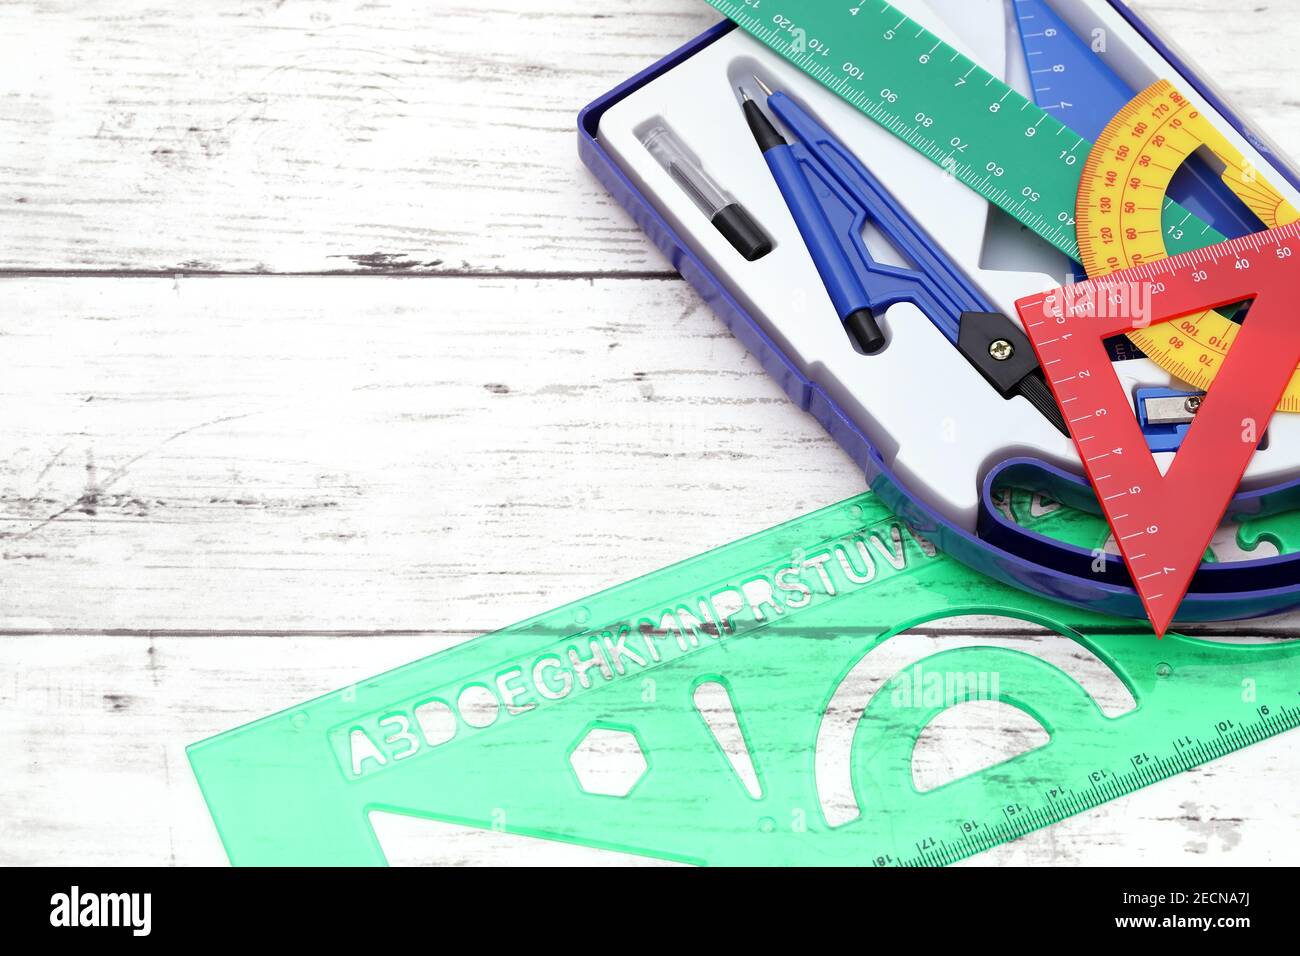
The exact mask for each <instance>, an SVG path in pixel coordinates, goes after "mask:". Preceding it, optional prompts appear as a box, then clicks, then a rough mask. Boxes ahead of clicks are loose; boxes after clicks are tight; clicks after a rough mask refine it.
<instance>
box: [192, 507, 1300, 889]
mask: <svg viewBox="0 0 1300 956" xmlns="http://www.w3.org/2000/svg"><path fill="white" fill-rule="evenodd" d="M971 614H984V615H998V616H1002V617H1007V618H1013V619H1015V621H1016V622H1018V623H1020V624H1023V625H1024V629H1025V633H1026V634H1029V633H1030V632H1033V633H1041V634H1042V636H1041V637H1040V638H1038V640H1039V641H1041V642H1048V643H1047V644H1043V643H1038V644H1035V643H1033V641H1032V640H1031V639H1030V638H1029V637H1025V638H1024V639H1023V640H1024V643H1019V642H1018V641H1011V642H1010V643H1012V644H1013V645H1014V646H1008V639H1007V638H1006V637H1005V634H1006V633H1007V632H1006V631H1001V632H998V634H1001V635H1002V636H1001V637H999V636H998V634H994V635H992V636H988V637H981V636H980V635H979V633H978V632H971V636H970V637H963V638H954V639H952V643H951V644H945V645H944V646H943V649H942V650H936V648H935V644H934V640H935V638H934V636H933V633H931V632H930V631H929V630H926V628H928V627H929V626H931V625H934V624H935V623H936V622H938V621H940V620H941V619H944V618H951V617H955V616H965V615H971ZM1040 628H1046V629H1047V632H1040V631H1039V629H1040ZM914 629H922V630H920V631H916V630H914ZM1055 642H1068V646H1069V650H1070V651H1071V653H1070V654H1069V655H1065V656H1064V657H1065V659H1066V660H1067V661H1077V660H1087V661H1090V662H1092V664H1093V665H1095V669H1096V670H1097V671H1100V672H1103V673H1105V674H1106V675H1108V677H1109V678H1110V680H1111V683H1112V684H1113V687H1115V688H1119V689H1120V690H1121V691H1122V692H1123V693H1122V695H1121V696H1123V698H1124V699H1125V701H1126V703H1124V704H1122V705H1120V706H1118V707H1117V706H1115V705H1114V704H1113V700H1112V698H1113V696H1114V695H1113V694H1108V695H1104V696H1106V699H1107V700H1111V701H1112V702H1111V703H1103V702H1102V700H1101V698H1100V697H1099V695H1098V694H1097V693H1096V688H1095V687H1094V686H1093V684H1092V683H1091V682H1090V681H1089V680H1087V679H1085V678H1084V677H1082V676H1081V675H1079V674H1076V673H1071V672H1067V670H1068V667H1066V669H1062V668H1058V667H1057V666H1055V665H1053V664H1051V663H1048V662H1047V660H1044V659H1043V658H1042V657H1041V656H1038V654H1037V653H1035V652H1036V651H1042V650H1043V649H1044V648H1045V647H1048V646H1051V645H1055ZM905 647H906V648H910V649H911V650H910V652H909V654H903V655H901V656H900V654H899V653H896V651H897V650H898V649H899V648H905ZM1027 651H1028V652H1027ZM909 655H910V656H909ZM1063 666H1065V665H1063ZM864 688H865V689H864ZM971 701H997V702H999V703H1000V704H1003V705H1008V706H1010V707H1013V708H1016V709H1017V710H1018V711H1020V712H1021V713H1022V714H1024V715H1028V716H1029V717H1030V718H1032V719H1033V720H1034V721H1036V722H1037V723H1038V724H1039V725H1040V726H1041V727H1042V729H1043V730H1044V731H1046V733H1047V734H1048V735H1050V740H1049V741H1048V742H1047V743H1046V744H1044V745H1042V746H1040V747H1037V748H1035V749H1032V750H1029V751H1027V752H1024V753H1021V754H1020V755H1018V756H1015V757H1012V758H1011V759H1009V760H1005V761H1004V762H1002V763H999V764H997V765H995V766H992V767H988V768H986V769H983V770H979V771H977V772H975V773H971V774H968V775H966V776H963V777H960V778H958V779H955V780H951V781H949V782H947V783H944V784H942V785H940V786H938V787H935V788H933V789H929V790H925V791H923V790H922V789H921V788H920V787H919V786H918V783H917V780H916V779H915V776H914V770H913V752H914V750H915V749H916V747H917V741H918V739H919V738H920V737H921V735H922V733H923V731H924V730H925V729H926V728H927V727H928V726H930V725H931V724H932V723H933V722H934V721H935V720H936V718H938V717H939V716H940V714H942V713H944V712H946V711H947V710H948V709H949V708H950V707H957V706H963V705H965V704H968V703H969V702H971ZM1298 725H1300V643H1273V644H1265V645H1250V646H1247V645H1219V644H1213V643H1208V642H1205V641H1199V640H1192V639H1188V638H1184V637H1179V636H1176V635H1170V636H1167V637H1166V638H1165V639H1164V640H1163V641H1156V640H1155V638H1154V637H1153V636H1152V635H1151V633H1150V632H1149V631H1146V630H1142V629H1140V628H1139V626H1138V625H1136V624H1134V623H1133V622H1128V621H1121V620H1116V619H1111V618H1105V617H1102V616H1099V615H1094V614H1090V613H1088V612H1085V611H1081V610H1077V609H1072V608H1069V607H1062V606H1057V605H1054V604H1051V603H1049V602H1047V601H1045V600H1040V599H1038V598H1035V597H1031V596H1029V595H1026V594H1024V593H1022V592H1019V591H1013V590H1012V589H1010V588H1007V587H1004V586H1002V585H999V584H997V583H995V582H993V581H990V580H988V579H986V578H983V577H981V576H979V575H977V574H975V573H974V572H972V571H970V570H968V569H966V568H965V567H964V566H962V565H960V564H958V563H956V562H954V561H951V560H949V559H947V558H945V557H943V556H942V555H940V554H936V553H935V551H934V549H933V548H932V547H931V546H929V545H928V544H927V543H926V542H924V541H921V540H918V539H915V538H913V537H912V536H911V534H910V533H909V532H908V531H907V530H906V528H905V526H904V525H903V524H902V523H901V522H900V521H899V520H898V519H896V518H894V517H893V516H891V515H890V514H889V513H888V512H886V511H885V510H884V508H883V507H882V506H881V505H880V503H879V502H878V501H877V500H876V499H875V498H874V497H873V496H872V495H870V494H866V495H862V496H860V497H858V498H855V499H850V500H849V501H847V502H844V503H841V504H838V505H834V506H832V507H830V508H827V509H825V510H822V511H819V512H816V513H814V514H811V515H808V516H806V517H803V518H799V519H796V520H794V521H791V522H788V523H786V524H783V525H780V526H778V527H776V528H773V529H771V530H768V531H765V532H763V533H761V534H759V535H756V536H754V537H751V538H748V539H745V540H743V541H740V542H737V543H734V544H731V545H727V546H725V547H722V548H719V549H717V550H715V551H712V552H710V553H708V554H705V555H703V556H701V557H697V558H694V559H692V560H689V561H686V562H684V563H682V564H678V565H675V566H673V567H670V568H667V569H665V570H662V571H658V572H656V573H654V574H651V575H648V576H646V577H644V578H641V579H638V580H636V581H632V582H629V583H627V584H624V585H620V586H619V587H616V588H613V589H611V590H609V591H605V592H603V593H601V594H597V595H594V596H592V597H590V598H587V599H584V600H581V601H578V602H575V603H573V604H570V605H568V606H565V607H561V608H558V609H556V610H554V611H551V612H548V613H546V614H542V615H540V616H538V617H536V618H534V619H532V620H529V621H525V622H524V623H522V624H519V625H516V626H514V627H510V628H507V629H505V630H503V631H499V632H497V633H495V634H492V635H489V636H486V637H482V638H479V639H477V640H473V641H470V642H468V643H466V644H463V645H461V646H458V647H455V648H453V649H451V650H448V651H445V652H443V653H439V654H436V655H433V656H431V657H428V658H425V659H423V660H420V661H417V662H415V663H412V664H410V665H407V666H405V667H402V668H399V669H397V670H394V671H391V672H389V673H386V674H381V675H379V676H376V677H374V678H372V679H369V680H366V681H364V682H362V683H360V684H358V685H356V686H354V687H350V688H346V689H344V690H341V691H338V692H335V693H332V694H328V695H326V696H324V697H320V698H318V699H316V700H313V701H311V702H309V703H305V704H303V705H301V706H297V707H292V708H290V709H288V710H286V711H283V712H281V713H279V714H275V715H273V716H270V717H267V718H265V719H262V720H259V721H257V722H255V723H252V724H249V725H247V726H245V727H241V728H239V729H237V730H232V731H230V732H228V733H225V734H222V735H220V736H218V737H214V738H211V739H209V740H206V741H203V742H201V743H198V744H195V745H194V746H192V747H191V748H190V749H189V757H190V761H191V763H192V765H193V768H194V771H195V774H196V775H197V777H198V780H199V783H200V785H201V787H202V790H203V794H204V797H205V798H206V800H207V802H208V805H209V808H210V809H211V811H212V814H213V817H214V819H215V821H216V824H217V827H218V830H219V831H220V834H221V838H222V840H223V841H224V843H225V847H226V850H227V852H228V853H229V855H230V859H231V860H232V861H233V862H234V863H236V864H267V865H271V864H279V865H298V864H382V863H384V862H385V860H384V856H383V853H382V850H381V848H380V846H379V843H378V841H377V839H376V837H375V834H374V831H373V829H372V827H371V825H370V823H369V822H368V821H369V817H368V815H369V813H370V812H371V811H387V812H391V813H398V814H405V815H411V816H416V817H423V818H427V819H432V820H440V821H446V822H450V823H456V824H461V825H469V826H473V827H480V828H483V829H494V830H504V831H507V832H510V833H515V834H521V835H527V836H533V837H542V838H547V839H552V840H559V841H566V842H569V843H574V844H581V845H584V846H591V847H598V848H604V849H614V850H620V851H624V852H630V853H636V854H644V855H648V856H653V857H658V858H663V859H668V860H677V861H685V862H691V863H706V864H862V865H879V866H886V865H888V866H899V865H917V864H945V863H951V862H953V861H955V860H958V859H961V858H963V857H965V856H968V855H971V854H974V853H977V852H979V851H981V850H985V849H988V848H990V847H993V846H996V845H998V844H1000V843H1003V842H1006V841H1008V840H1012V839H1015V838H1016V837H1018V836H1021V835H1023V834H1025V833H1028V832H1030V831H1032V830H1035V829H1037V828H1039V827H1043V826H1047V825H1049V824H1051V823H1053V822H1056V821H1058V820H1060V819H1063V818H1064V817H1067V816H1070V815H1072V814H1076V813H1080V812H1082V811H1085V810H1087V809H1089V808H1091V807H1094V806H1097V805H1098V804H1101V803H1103V802H1105V801H1108V800H1112V799H1115V798H1116V797H1120V796H1122V795H1124V794H1127V793H1129V792H1132V791H1134V790H1137V789H1139V788H1141V787H1144V786H1146V785H1148V784H1152V783H1155V782H1157V781H1159V780H1161V779H1162V778H1165V777H1168V776H1171V775H1173V774H1175V773H1178V772H1180V771H1182V770H1186V769H1187V768H1189V767H1191V766H1194V765H1197V764H1200V763H1203V762H1205V761H1208V760H1211V759H1213V758H1216V757H1219V756H1222V755H1224V754H1226V753H1228V752H1230V751H1233V750H1236V749H1239V748H1241V747H1245V746H1247V745H1249V744H1251V743H1254V742H1257V741H1259V740H1262V739H1264V738H1266V737H1269V736H1272V735H1274V734H1278V733H1281V732H1283V731H1285V730H1288V729H1291V728H1294V727H1296V726H1298ZM728 728H729V729H730V733H728V732H727V729H728ZM619 748H621V749H622V752H623V753H624V756H625V758H627V757H629V755H630V759H625V760H624V761H623V763H621V764H620V765H619V769H618V772H617V773H612V772H611V773H609V774H603V775H602V774H601V773H599V772H593V767H594V768H596V770H598V769H599V765H600V762H601V760H602V754H606V753H608V752H610V751H613V750H615V749H619ZM824 757H825V758H826V762H823V761H824ZM837 759H838V762H837ZM827 767H831V768H835V767H842V768H843V776H842V779H839V778H837V776H836V771H834V770H833V769H832V770H830V771H828V770H827V769H826V768H827Z"/></svg>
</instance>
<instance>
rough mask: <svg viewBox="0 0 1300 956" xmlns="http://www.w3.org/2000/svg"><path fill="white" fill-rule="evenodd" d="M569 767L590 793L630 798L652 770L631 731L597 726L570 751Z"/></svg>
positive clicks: (640, 745)
mask: <svg viewBox="0 0 1300 956" xmlns="http://www.w3.org/2000/svg"><path fill="white" fill-rule="evenodd" d="M569 765H570V766H571V767H573V772H574V775H575V776H577V778H578V786H579V787H581V788H582V789H583V791H584V792H586V793H594V794H597V795H598V796H604V797H626V796H627V795H628V794H629V793H631V792H632V788H633V787H635V786H636V785H637V784H638V783H640V782H641V778H642V777H644V776H645V772H646V771H647V770H648V769H649V768H650V764H649V762H648V761H647V760H646V757H645V748H644V747H643V746H642V744H641V741H640V739H639V738H638V737H637V735H636V734H635V733H634V732H633V731H631V730H621V729H615V728H613V727H593V728H592V729H590V730H588V731H587V732H586V733H585V734H583V735H582V737H581V738H579V740H578V743H577V744H576V745H575V746H574V748H573V749H572V750H570V751H569Z"/></svg>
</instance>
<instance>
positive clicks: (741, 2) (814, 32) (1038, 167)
mask: <svg viewBox="0 0 1300 956" xmlns="http://www.w3.org/2000/svg"><path fill="white" fill-rule="evenodd" d="M708 2H709V3H710V5H712V6H713V7H715V8H716V9H717V10H719V11H720V12H721V13H723V14H725V15H726V16H727V17H728V18H729V19H731V20H733V21H734V22H735V23H736V24H738V25H739V26H740V27H742V28H743V29H744V30H745V31H747V32H748V33H750V34H752V35H753V36H754V37H756V38H757V39H758V40H760V41H761V42H763V43H764V44H766V45H767V46H768V47H770V48H771V49H772V50H774V51H775V52H776V53H779V54H780V55H781V56H783V57H785V58H786V59H787V60H789V61H790V62H791V63H793V64H794V65H795V66H797V67H799V68H800V69H801V70H803V71H804V72H805V73H807V74H808V75H809V76H811V77H813V78H814V79H816V80H818V81H819V82H821V83H822V84H823V85H825V86H826V87H828V88H829V89H831V90H832V91H834V92H835V93H837V94H839V95H840V96H841V97H843V98H844V99H845V100H847V101H848V102H850V103H852V104H853V105H854V106H856V107H857V108H858V109H859V110H861V111H862V112H863V113H865V114H866V115H867V116H869V117H870V118H871V119H873V120H874V121H875V122H876V123H878V124H880V125H881V126H882V127H884V128H885V129H887V130H888V131H889V132H891V133H893V134H894V135H895V136H897V137H898V138H899V139H901V140H903V141H904V142H906V143H907V144H909V145H910V146H912V148H914V149H915V150H916V151H917V152H918V153H920V154H921V155H922V156H925V157H926V158H927V159H929V160H930V161H932V162H934V163H936V164H937V165H939V166H941V167H943V168H944V169H947V170H949V171H950V172H951V173H952V175H953V176H955V177H956V178H957V179H958V180H960V181H961V182H963V183H965V184H966V185H967V186H969V187H970V188H971V189H973V190H975V192H977V193H979V194H980V195H981V196H983V197H984V198H985V199H987V200H988V201H989V202H991V203H993V204H994V205H995V206H998V207H999V208H1001V209H1002V210H1004V211H1005V212H1007V213H1008V214H1009V215H1011V216H1012V217H1013V218H1014V219H1016V220H1017V221H1018V222H1020V223H1021V224H1022V225H1024V226H1025V227H1027V228H1029V229H1031V230H1032V231H1034V232H1035V233H1037V234H1038V235H1039V236H1041V237H1042V238H1043V239H1046V240H1047V241H1048V242H1050V243H1051V244H1052V245H1053V246H1055V247H1056V248H1057V249H1059V250H1060V251H1061V252H1063V253H1065V254H1066V255H1068V256H1069V257H1070V258H1071V259H1073V260H1075V261H1076V262H1077V261H1079V245H1078V242H1077V241H1076V238H1075V203H1076V199H1077V196H1078V193H1079V179H1080V176H1081V174H1082V172H1083V168H1084V164H1085V163H1086V162H1087V159H1088V154H1089V151H1090V150H1091V148H1092V143H1090V142H1089V141H1087V140H1086V139H1084V138H1083V137H1082V136H1080V135H1078V134H1077V133H1075V132H1073V131H1072V130H1070V129H1069V128H1068V127H1066V126H1065V125H1063V124H1062V123H1061V121H1060V120H1058V119H1056V118H1055V117H1054V116H1052V115H1051V114H1050V113H1048V112H1046V111H1045V110H1043V109H1040V108H1039V107H1038V106H1037V105H1036V104H1035V103H1033V102H1032V101H1031V100H1028V99H1026V98H1025V97H1024V96H1022V95H1021V94H1020V93H1018V92H1017V91H1016V90H1014V89H1012V88H1011V87H1010V86H1008V85H1007V84H1006V83H1004V82H1003V81H1002V80H1000V79H998V78H997V77H995V76H993V75H992V74H991V73H989V72H988V71H986V70H984V69H983V68H982V67H980V66H979V65H977V64H976V63H975V62H974V61H972V60H970V59H968V58H967V57H965V56H963V55H962V54H961V53H959V52H958V51H957V50H955V49H953V48H952V47H951V46H949V45H948V44H946V43H944V42H943V41H942V40H941V39H940V38H939V37H938V36H936V35H935V34H933V33H931V32H930V31H929V30H927V29H925V27H924V26H923V25H922V24H919V23H917V22H916V21H914V20H912V19H911V18H909V17H908V16H907V15H906V14H904V13H903V12H902V11H901V10H899V9H897V8H896V7H894V6H891V5H890V4H888V3H883V2H881V0H858V2H853V0H798V2H791V0H786V2H776V3H773V2H771V0H762V2H761V3H760V2H752V0H708ZM1164 222H1165V224H1166V225H1167V226H1168V225H1171V224H1172V225H1174V226H1179V227H1181V228H1176V229H1174V230H1173V231H1170V230H1168V229H1167V230H1166V233H1167V234H1166V237H1165V239H1166V247H1167V249H1168V252H1169V254H1170V255H1171V256H1172V255H1177V254H1178V253H1180V252H1185V251H1188V250H1191V249H1199V248H1203V247H1205V246H1208V245H1213V244H1214V243H1216V242H1221V241H1222V240H1223V239H1224V237H1223V236H1222V235H1220V234H1219V233H1217V232H1215V231H1214V230H1212V229H1210V228H1209V227H1208V226H1206V224H1205V223H1203V222H1201V221H1200V220H1199V219H1197V218H1196V217H1194V216H1191V215H1190V214H1189V213H1188V212H1187V211H1186V210H1185V209H1183V208H1182V207H1181V206H1179V205H1177V204H1176V203H1173V202H1171V201H1168V200H1167V201H1166V204H1165V207H1164Z"/></svg>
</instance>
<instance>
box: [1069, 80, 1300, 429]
mask: <svg viewBox="0 0 1300 956" xmlns="http://www.w3.org/2000/svg"><path fill="white" fill-rule="evenodd" d="M1201 149H1207V150H1209V151H1210V152H1212V153H1213V154H1214V155H1215V156H1216V157H1218V159H1219V161H1220V162H1221V163H1222V164H1223V166H1224V170H1223V173H1222V178H1223V182H1224V184H1225V185H1226V186H1227V187H1228V189H1230V190H1232V192H1233V193H1234V194H1235V195H1236V196H1237V197H1238V198H1239V199H1240V200H1241V201H1242V202H1243V203H1245V205H1246V206H1247V207H1249V209H1250V210H1251V211H1252V212H1253V213H1254V214H1255V215H1256V216H1258V217H1259V219H1260V220H1261V221H1262V222H1263V223H1264V225H1265V226H1266V227H1268V228H1270V229H1271V228H1274V227H1276V226H1284V225H1286V224H1287V223H1290V222H1294V221H1295V220H1297V219H1300V212H1297V211H1296V209H1295V207H1293V206H1292V205H1291V204H1290V203H1289V202H1287V201H1286V200H1285V199H1284V198H1282V196H1281V194H1280V193H1278V191H1277V190H1276V189H1274V188H1273V187H1272V186H1271V185H1269V184H1268V182H1266V181H1265V180H1264V178H1263V177H1262V176H1260V175H1259V173H1258V172H1257V171H1256V170H1255V168H1254V167H1253V166H1252V165H1251V164H1250V163H1249V162H1248V161H1247V160H1246V158H1245V157H1244V156H1242V154H1241V153H1240V152H1239V151H1238V150H1237V149H1236V148H1235V147H1234V146H1233V145H1232V144H1231V143H1229V142H1228V140H1227V138H1226V137H1224V136H1223V134H1222V133H1220V132H1219V131H1218V130H1217V129H1215V127H1214V124H1213V123H1211V122H1210V120H1209V118H1208V117H1206V116H1205V115H1204V114H1203V113H1202V112H1201V111H1200V110H1198V109H1196V108H1195V106H1194V105H1193V104H1192V103H1191V102H1189V101H1188V100H1187V98H1186V97H1184V96H1183V95H1182V94H1181V93H1179V92H1178V91H1177V90H1176V89H1174V87H1173V86H1172V85H1171V84H1170V83H1169V82H1168V81H1167V80H1160V81H1159V82H1157V83H1154V84H1152V85H1151V86H1149V87H1147V89H1145V90H1143V91H1142V92H1141V93H1139V94H1138V95H1137V96H1136V97H1134V98H1133V101H1132V102H1130V103H1129V104H1128V106H1126V107H1124V109H1122V110H1121V111H1120V112H1119V113H1118V114H1116V116H1115V118H1114V119H1113V120H1111V121H1110V123H1109V124H1108V125H1107V126H1106V128H1105V129H1104V130H1103V131H1102V133H1101V135H1100V137H1098V139H1097V142H1096V143H1095V144H1094V145H1093V147H1092V152H1091V153H1090V154H1089V156H1088V161H1087V163H1085V164H1084V168H1083V175H1082V179H1081V180H1080V184H1079V199H1078V207H1077V209H1076V217H1075V218H1076V221H1077V228H1078V238H1079V250H1080V253H1081V259H1082V262H1083V267H1084V268H1085V269H1086V270H1087V272H1088V276H1089V278H1094V279H1095V278H1097V277H1099V276H1104V275H1108V274H1110V273H1112V272H1115V271H1116V270H1119V269H1127V268H1131V267H1133V266H1137V265H1141V264H1142V263H1144V262H1152V261H1154V260H1158V259H1164V258H1166V257H1167V256H1168V255H1169V251H1168V249H1167V248H1166V239H1168V240H1170V241H1171V242H1173V243H1174V244H1175V245H1177V246H1179V248H1177V249H1176V250H1175V252H1182V251H1186V250H1187V249H1189V248H1197V247H1200V246H1205V245H1210V244H1211V243H1212V242H1213V241H1215V240H1216V238H1217V235H1213V236H1212V235H1206V236H1205V238H1204V239H1203V240H1202V239H1200V237H1199V235H1185V234H1184V230H1183V225H1187V232H1192V231H1195V232H1196V233H1198V234H1199V233H1200V232H1201V230H1202V229H1203V228H1204V225H1203V224H1201V223H1199V221H1197V222H1196V224H1195V225H1192V219H1191V216H1190V214H1189V215H1188V217H1187V219H1185V220H1183V222H1182V224H1180V223H1179V222H1178V221H1177V220H1175V221H1174V222H1172V223H1170V224H1169V226H1168V227H1166V225H1165V223H1164V221H1163V216H1164V211H1165V209H1166V207H1167V206H1168V205H1169V204H1170V200H1169V199H1167V198H1166V196H1165V194H1166V192H1167V190H1168V188H1169V182H1170V180H1172V179H1173V176H1174V173H1176V172H1177V171H1178V169H1179V167H1180V166H1182V164H1183V162H1184V161H1185V160H1187V158H1188V157H1189V156H1191V155H1192V154H1193V153H1195V152H1197V151H1199V150H1201ZM1206 231H1207V232H1209V230H1206ZM1239 329H1240V326H1239V325H1237V324H1236V323H1235V322H1233V321H1232V320H1231V319H1230V318H1228V317H1227V316H1225V315H1222V314H1221V313H1219V312H1215V311H1206V312H1202V313H1200V314H1198V315H1189V316H1185V317H1183V318H1181V319H1174V320H1172V321H1169V322H1162V323H1158V324H1156V325H1153V326H1151V327H1150V328H1148V329H1142V330H1139V331H1134V332H1131V333H1129V336H1128V337H1129V338H1130V339H1131V340H1132V341H1133V342H1134V343H1135V344H1136V345H1137V346H1138V348H1140V349H1141V350H1142V351H1143V352H1145V353H1146V354H1147V356H1148V357H1149V358H1150V359H1151V360H1152V361H1153V362H1155V363H1156V364H1157V365H1158V366H1160V367H1161V368H1162V369H1164V370H1165V371H1166V372H1168V373H1169V374H1171V375H1174V376H1176V377H1177V378H1179V379H1181V380H1183V381H1184V382H1186V383H1188V384H1189V385H1191V386H1193V387H1194V388H1198V389H1202V390H1204V389H1208V388H1209V386H1210V383H1211V382H1213V381H1214V377H1215V376H1216V375H1217V374H1218V372H1219V369H1220V368H1221V367H1222V366H1223V359H1224V356H1226V355H1227V353H1228V349H1229V348H1230V347H1231V345H1232V341H1233V338H1234V337H1235V336H1236V334H1237V331H1238V330H1239ZM1278 410H1279V411H1284V412H1300V371H1298V372H1297V373H1296V375H1295V376H1293V377H1292V379H1291V381H1290V383H1289V384H1288V385H1287V388H1286V391H1285V392H1284V393H1283V396H1282V400H1281V402H1279V403H1278Z"/></svg>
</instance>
